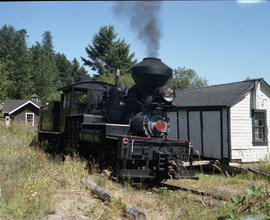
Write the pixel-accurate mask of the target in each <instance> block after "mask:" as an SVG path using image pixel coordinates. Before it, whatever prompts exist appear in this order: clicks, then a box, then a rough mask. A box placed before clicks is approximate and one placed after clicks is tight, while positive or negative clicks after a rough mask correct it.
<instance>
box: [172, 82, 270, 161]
mask: <svg viewBox="0 0 270 220" xmlns="http://www.w3.org/2000/svg"><path fill="white" fill-rule="evenodd" d="M173 104H174V106H175V109H174V111H173V112H170V113H169V114H168V115H169V118H170V119H171V132H170V135H169V138H174V139H189V140H191V141H192V142H193V143H194V147H195V148H196V149H197V150H198V151H199V153H200V156H201V157H203V158H214V159H224V160H229V161H234V160H235V161H241V162H254V161H258V160H260V159H265V158H267V157H268V158H269V156H270V150H269V147H270V146H269V145H270V144H269V142H268V137H269V129H268V128H269V127H270V86H269V85H268V84H267V83H266V82H265V81H264V80H263V79H252V80H246V81H242V82H236V83H229V84H222V85H215V86H209V87H203V88H196V89H186V90H178V91H176V100H175V101H174V103H173ZM175 119H176V120H175Z"/></svg>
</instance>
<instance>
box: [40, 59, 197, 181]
mask: <svg viewBox="0 0 270 220" xmlns="http://www.w3.org/2000/svg"><path fill="white" fill-rule="evenodd" d="M132 77H133V79H134V81H135V85H134V86H133V87H131V88H129V89H123V88H121V87H120V85H119V72H117V74H116V80H115V84H114V85H112V84H109V83H106V82H100V81H93V80H90V79H88V80H87V79H83V80H81V81H79V82H76V83H74V84H72V85H69V86H66V87H63V88H61V89H59V91H60V93H61V101H52V102H49V103H48V104H46V105H45V106H42V107H41V112H40V123H39V131H38V134H39V141H40V143H43V144H44V143H47V146H50V147H52V148H54V149H56V150H57V149H58V150H61V151H65V152H68V151H70V150H76V151H78V152H79V153H83V154H84V155H91V156H92V157H94V158H95V159H96V161H97V162H98V163H99V164H100V166H102V167H104V166H105V167H106V166H111V167H112V168H113V170H114V171H115V172H116V174H117V175H118V176H119V177H122V178H132V179H136V178H137V179H148V180H155V181H161V180H164V179H168V178H193V177H194V173H193V171H192V160H193V158H192V155H193V145H192V143H191V142H190V141H189V140H172V139H168V138H167V136H168V133H169V130H170V121H169V118H168V117H167V114H166V112H168V111H169V110H170V109H171V108H172V104H171V103H172V101H173V100H174V98H175V92H174V90H173V89H171V88H170V87H168V86H166V85H165V84H166V82H167V81H168V80H169V78H170V77H172V69H171V68H169V67H168V66H167V65H165V64H164V63H163V62H162V61H161V60H160V59H157V58H144V59H143V61H142V62H140V63H138V64H137V65H135V66H134V67H133V68H132ZM185 162H190V166H189V169H186V168H185V166H183V164H184V163H185Z"/></svg>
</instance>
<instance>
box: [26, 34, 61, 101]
mask: <svg viewBox="0 0 270 220" xmlns="http://www.w3.org/2000/svg"><path fill="white" fill-rule="evenodd" d="M45 33H46V34H45ZM45 33H44V34H43V40H42V45H41V44H40V43H38V42H37V43H36V45H34V46H32V48H31V49H30V52H31V57H32V81H33V84H34V86H33V90H32V91H33V92H34V93H36V94H38V95H39V96H40V99H41V100H42V101H48V100H51V99H54V98H58V95H57V94H58V93H57V88H58V87H59V86H60V85H61V84H60V82H59V78H58V76H57V74H58V70H57V65H56V60H55V55H54V50H53V46H52V40H48V39H50V38H48V36H51V35H50V34H49V32H45Z"/></svg>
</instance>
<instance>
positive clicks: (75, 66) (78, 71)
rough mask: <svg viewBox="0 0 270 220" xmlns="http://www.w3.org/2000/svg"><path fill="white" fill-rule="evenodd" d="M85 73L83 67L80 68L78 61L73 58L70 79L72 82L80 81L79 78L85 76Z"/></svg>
mask: <svg viewBox="0 0 270 220" xmlns="http://www.w3.org/2000/svg"><path fill="white" fill-rule="evenodd" d="M86 75H87V71H86V70H85V69H84V67H83V66H80V64H79V61H78V60H77V59H76V58H74V59H73V60H72V77H73V82H76V81H78V80H79V79H80V77H81V76H86Z"/></svg>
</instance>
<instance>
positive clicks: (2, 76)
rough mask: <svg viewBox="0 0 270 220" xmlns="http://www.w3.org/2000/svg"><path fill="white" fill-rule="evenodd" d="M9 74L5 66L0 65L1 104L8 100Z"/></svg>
mask: <svg viewBox="0 0 270 220" xmlns="http://www.w3.org/2000/svg"><path fill="white" fill-rule="evenodd" d="M7 74H8V73H7V70H6V69H5V65H4V64H3V63H0V103H1V102H2V101H5V100H6V98H7V88H8V86H9V84H10V81H8V80H7Z"/></svg>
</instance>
